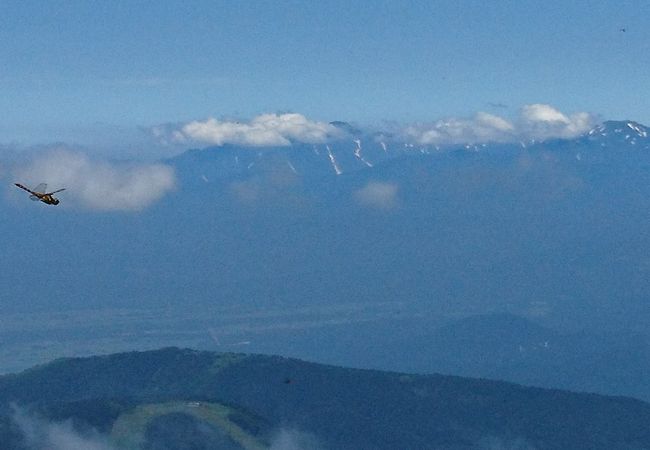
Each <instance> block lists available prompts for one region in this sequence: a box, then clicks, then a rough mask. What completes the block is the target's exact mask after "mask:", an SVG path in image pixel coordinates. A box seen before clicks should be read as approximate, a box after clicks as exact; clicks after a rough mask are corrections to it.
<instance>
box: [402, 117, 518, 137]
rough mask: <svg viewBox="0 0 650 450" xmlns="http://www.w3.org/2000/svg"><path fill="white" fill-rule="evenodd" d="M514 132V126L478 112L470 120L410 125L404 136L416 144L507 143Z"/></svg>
mask: <svg viewBox="0 0 650 450" xmlns="http://www.w3.org/2000/svg"><path fill="white" fill-rule="evenodd" d="M514 131H515V127H514V125H512V124H511V123H510V122H508V121H507V120H506V119H504V118H502V117H499V116H495V115H493V114H488V113H485V112H479V113H478V114H476V116H475V117H473V118H471V119H458V118H449V119H444V120H439V121H437V122H434V123H432V124H417V125H411V126H410V127H408V128H407V129H406V135H407V136H408V137H410V138H412V139H415V141H416V142H417V143H418V144H423V145H446V144H459V143H467V142H501V141H507V140H511V139H512V137H513V133H514Z"/></svg>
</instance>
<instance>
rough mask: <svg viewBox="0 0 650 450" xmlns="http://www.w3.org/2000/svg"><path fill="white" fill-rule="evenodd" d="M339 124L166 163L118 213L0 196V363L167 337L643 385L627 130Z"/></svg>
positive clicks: (518, 377)
mask: <svg viewBox="0 0 650 450" xmlns="http://www.w3.org/2000/svg"><path fill="white" fill-rule="evenodd" d="M336 126H338V127H341V128H344V129H346V132H347V137H346V138H345V139H341V140H338V141H335V142H331V143H328V144H316V145H305V144H297V143H296V144H294V145H291V146H284V147H273V148H251V147H238V146H228V145H225V146H221V147H211V148H206V149H195V150H190V151H187V152H185V153H183V154H181V155H179V156H177V157H175V158H172V159H169V160H165V161H164V162H163V163H164V164H166V165H169V166H171V167H173V168H174V170H175V173H176V177H177V188H176V190H175V191H173V192H171V193H169V194H168V195H167V196H165V197H164V198H162V199H161V200H160V201H159V202H158V203H155V204H154V205H152V206H151V207H150V208H148V209H143V210H142V211H139V212H136V213H130V212H119V213H112V214H109V213H105V212H101V211H88V210H83V209H81V208H76V209H75V208H73V207H68V206H67V203H66V202H65V198H64V197H63V196H62V204H61V205H60V206H61V207H58V208H57V209H43V208H38V206H42V205H37V204H33V203H31V202H25V203H23V202H21V203H16V204H17V205H18V206H15V204H13V203H8V200H7V199H6V198H3V199H2V201H3V202H4V205H5V206H6V208H5V211H6V214H3V215H1V216H0V224H1V225H2V229H3V230H4V231H5V233H3V234H2V235H0V246H1V247H2V248H3V252H4V256H5V258H3V259H2V261H0V269H1V270H0V282H1V283H2V285H3V293H2V306H3V308H4V314H3V326H2V328H1V329H0V340H1V341H0V342H2V346H0V369H1V370H2V371H4V372H14V371H17V370H21V369H25V368H27V367H30V366H32V365H33V364H35V363H41V362H45V361H48V360H50V359H52V358H54V357H58V356H73V355H91V354H96V353H111V352H117V351H125V350H133V349H141V350H144V349H152V348H158V347H160V346H161V345H182V346H188V347H194V348H197V347H198V348H201V349H205V350H219V351H222V350H233V351H242V350H245V351H247V352H249V351H250V352H255V353H268V354H281V355H283V356H292V357H299V358H303V359H308V360H312V361H320V362H327V363H330V364H336V365H346V366H352V367H357V368H375V369H383V370H394V371H406V370H408V371H412V372H418V373H431V372H443V373H446V374H457V375H466V376H481V377H490V378H497V379H506V380H509V381H516V382H521V383H529V384H534V385H538V386H544V387H554V388H564V389H572V390H578V391H587V392H598V393H602V394H612V395H629V396H635V397H637V398H640V399H643V400H648V399H649V397H648V396H649V395H650V394H649V392H650V391H649V388H648V381H647V378H646V377H645V376H644V373H645V372H646V370H647V369H646V367H647V361H648V358H647V355H648V333H647V329H648V324H650V314H649V311H650V310H649V309H648V308H647V292H649V290H650V276H649V275H650V259H649V258H648V255H647V251H646V249H647V248H648V247H649V246H650V234H649V233H648V232H647V226H648V223H650V214H649V212H650V177H649V174H650V172H649V171H648V168H649V167H650V153H649V144H648V142H649V141H648V129H647V128H646V127H645V126H643V125H640V124H638V123H636V122H633V121H618V122H605V123H603V124H602V125H599V126H598V127H596V128H594V129H593V130H591V131H590V132H588V133H586V134H585V135H583V136H579V137H577V138H573V139H554V140H548V141H543V142H532V141H526V142H516V143H486V144H482V143H465V144H463V145H457V146H444V147H439V148H436V147H435V146H426V145H416V144H414V143H409V142H403V141H402V142H401V141H400V140H399V139H398V138H397V137H394V136H384V135H380V134H377V133H374V134H364V133H363V132H360V131H359V130H355V129H354V128H353V127H351V126H349V125H347V124H344V123H337V124H336ZM337 168H338V171H337ZM16 195H18V194H17V193H16ZM21 199H22V198H21ZM35 206H36V207H35ZM451 349H453V350H451Z"/></svg>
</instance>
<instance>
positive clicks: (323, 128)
mask: <svg viewBox="0 0 650 450" xmlns="http://www.w3.org/2000/svg"><path fill="white" fill-rule="evenodd" d="M164 131H165V129H164V127H157V128H155V129H154V134H158V138H161V137H163V136H161V133H164ZM342 135H343V131H341V130H340V129H339V128H337V127H335V126H333V125H330V124H329V123H327V122H315V121H311V120H309V119H307V118H306V117H305V116H303V115H301V114H295V113H290V114H262V115H259V116H257V117H255V118H253V119H252V120H251V121H249V122H233V121H221V120H217V119H214V118H210V119H207V120H204V121H193V122H189V123H186V124H184V125H182V126H181V127H180V128H178V129H175V130H172V132H171V141H173V142H177V143H186V142H199V143H204V144H210V145H224V144H237V145H243V146H251V147H263V146H287V145H290V144H291V143H292V142H302V143H310V144H318V143H323V142H327V141H329V140H330V139H332V138H335V137H339V136H342Z"/></svg>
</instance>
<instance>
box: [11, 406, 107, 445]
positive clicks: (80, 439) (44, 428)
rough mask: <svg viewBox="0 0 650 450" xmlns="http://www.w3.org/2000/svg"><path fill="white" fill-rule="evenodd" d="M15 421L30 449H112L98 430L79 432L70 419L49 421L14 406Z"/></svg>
mask: <svg viewBox="0 0 650 450" xmlns="http://www.w3.org/2000/svg"><path fill="white" fill-rule="evenodd" d="M12 418H13V421H14V422H15V423H16V425H18V427H19V428H20V431H21V432H22V433H23V436H24V438H25V444H26V447H27V448H28V449H30V450H41V449H49V450H111V449H112V448H113V447H112V446H111V445H110V444H109V443H108V439H107V438H106V437H104V436H101V435H100V434H99V433H97V432H89V433H88V434H87V435H82V434H80V433H78V432H77V431H76V430H75V429H74V427H73V426H72V424H71V422H70V421H65V422H48V421H46V420H44V419H42V418H41V417H38V416H36V415H32V414H29V413H27V412H26V411H25V410H23V409H22V408H18V407H14V414H13V416H12Z"/></svg>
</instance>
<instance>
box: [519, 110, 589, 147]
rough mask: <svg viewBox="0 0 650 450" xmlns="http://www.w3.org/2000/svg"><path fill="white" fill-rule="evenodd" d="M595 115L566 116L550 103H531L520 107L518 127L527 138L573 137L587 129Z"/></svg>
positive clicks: (578, 114) (577, 114)
mask: <svg viewBox="0 0 650 450" xmlns="http://www.w3.org/2000/svg"><path fill="white" fill-rule="evenodd" d="M595 122H596V120H595V117H593V116H592V115H591V114H588V113H585V112H579V113H575V114H572V115H571V116H566V115H565V114H563V113H561V112H560V111H558V110H557V109H555V108H553V107H552V106H550V105H543V104H539V103H537V104H533V105H526V106H524V107H523V108H522V109H521V120H520V128H521V131H522V133H524V134H525V135H526V136H527V137H528V138H529V139H553V138H573V137H576V136H579V135H581V134H583V133H585V132H587V131H589V130H590V129H591V128H592V127H593V126H594V125H595Z"/></svg>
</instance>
